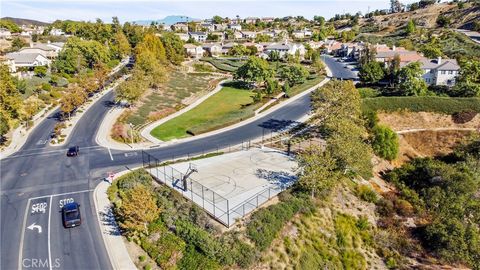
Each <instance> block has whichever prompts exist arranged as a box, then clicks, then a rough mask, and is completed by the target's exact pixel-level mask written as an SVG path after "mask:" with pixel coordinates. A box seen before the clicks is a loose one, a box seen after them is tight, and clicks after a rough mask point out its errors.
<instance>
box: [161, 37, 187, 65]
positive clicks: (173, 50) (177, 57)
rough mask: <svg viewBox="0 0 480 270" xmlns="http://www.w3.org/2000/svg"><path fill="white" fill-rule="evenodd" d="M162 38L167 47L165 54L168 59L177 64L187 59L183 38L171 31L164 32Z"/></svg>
mask: <svg viewBox="0 0 480 270" xmlns="http://www.w3.org/2000/svg"><path fill="white" fill-rule="evenodd" d="M161 40H162V43H163V46H164V47H165V54H166V56H167V59H168V61H170V62H171V63H172V64H175V65H178V64H180V63H181V62H182V61H183V60H184V59H185V56H184V49H183V44H184V42H183V40H181V39H180V37H179V36H178V35H175V34H174V33H171V32H167V33H163V34H162V38H161Z"/></svg>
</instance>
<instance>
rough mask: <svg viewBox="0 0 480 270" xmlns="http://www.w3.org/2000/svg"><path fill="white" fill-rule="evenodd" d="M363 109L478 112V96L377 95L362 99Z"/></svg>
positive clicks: (479, 100) (479, 108) (479, 105)
mask: <svg viewBox="0 0 480 270" xmlns="http://www.w3.org/2000/svg"><path fill="white" fill-rule="evenodd" d="M362 109H363V110H364V111H367V110H373V111H379V110H380V111H387V112H393V111H399V110H409V111H412V112H437V113H444V114H453V113H456V112H461V111H476V112H480V98H452V97H377V98H365V99H363V100H362Z"/></svg>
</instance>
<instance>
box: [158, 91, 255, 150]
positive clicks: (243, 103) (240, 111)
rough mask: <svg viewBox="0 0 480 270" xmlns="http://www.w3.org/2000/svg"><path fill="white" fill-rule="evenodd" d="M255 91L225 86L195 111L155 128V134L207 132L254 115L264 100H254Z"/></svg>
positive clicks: (173, 135) (169, 136)
mask: <svg viewBox="0 0 480 270" xmlns="http://www.w3.org/2000/svg"><path fill="white" fill-rule="evenodd" d="M252 96H253V91H252V90H246V89H240V88H235V87H234V86H225V87H223V88H222V90H220V91H219V92H218V93H216V94H215V95H213V96H211V97H210V98H208V99H207V100H205V101H204V102H202V103H201V104H200V105H198V106H197V107H195V108H193V109H192V110H190V111H188V112H186V113H184V114H182V115H180V116H178V117H176V118H174V119H172V120H170V121H168V122H166V123H164V124H162V125H160V126H158V127H156V128H155V129H153V130H152V133H151V134H152V135H153V136H155V137H156V138H158V139H160V140H163V141H168V140H172V139H175V138H184V137H188V136H191V135H193V134H201V133H205V132H208V131H211V130H214V129H217V128H220V127H225V126H228V125H230V124H233V123H236V122H239V121H242V120H244V119H247V118H249V117H251V116H253V115H254V112H255V109H257V108H258V107H260V106H261V103H257V104H252V103H253V99H252Z"/></svg>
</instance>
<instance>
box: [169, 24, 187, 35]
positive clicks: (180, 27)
mask: <svg viewBox="0 0 480 270" xmlns="http://www.w3.org/2000/svg"><path fill="white" fill-rule="evenodd" d="M171 28H172V30H173V31H175V32H182V33H186V32H188V25H187V24H186V23H181V22H178V23H175V24H173V25H172V26H171Z"/></svg>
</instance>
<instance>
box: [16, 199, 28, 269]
mask: <svg viewBox="0 0 480 270" xmlns="http://www.w3.org/2000/svg"><path fill="white" fill-rule="evenodd" d="M29 205H30V199H28V201H27V206H26V208H25V214H24V215H23V225H22V234H21V235H20V250H19V251H18V270H22V259H23V240H24V237H25V229H26V228H25V224H26V223H27V213H28V206H29Z"/></svg>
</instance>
